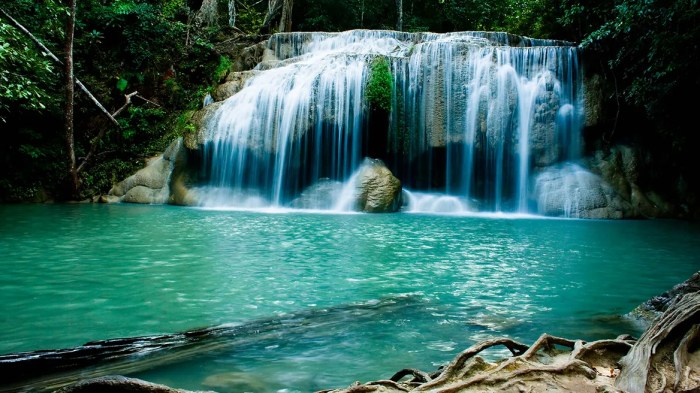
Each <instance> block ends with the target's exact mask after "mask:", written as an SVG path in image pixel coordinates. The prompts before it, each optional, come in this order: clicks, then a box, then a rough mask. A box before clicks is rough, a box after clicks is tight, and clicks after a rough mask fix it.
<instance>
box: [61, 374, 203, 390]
mask: <svg viewBox="0 0 700 393" xmlns="http://www.w3.org/2000/svg"><path fill="white" fill-rule="evenodd" d="M92 392H102V393H195V392H193V391H190V390H183V389H174V388H171V387H168V386H165V385H159V384H155V383H151V382H146V381H143V380H140V379H136V378H127V377H123V376H119V375H117V376H107V377H100V378H93V379H86V380H84V381H80V382H78V383H76V384H74V385H71V386H67V387H64V388H61V389H59V390H56V391H54V393H92ZM212 393H213V392H212Z"/></svg>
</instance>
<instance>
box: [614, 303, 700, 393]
mask: <svg viewBox="0 0 700 393" xmlns="http://www.w3.org/2000/svg"><path fill="white" fill-rule="evenodd" d="M698 349H700V292H692V293H688V294H686V295H684V296H682V297H680V298H679V299H677V300H676V301H675V302H674V303H673V304H672V305H671V306H670V307H669V308H668V310H666V312H665V313H664V314H663V315H661V317H660V318H658V319H657V320H656V321H655V322H654V324H653V325H652V326H651V327H650V328H649V329H648V330H647V331H646V332H645V333H644V335H642V337H641V338H640V339H639V342H638V343H637V344H636V345H635V346H634V348H633V349H632V350H631V351H630V352H629V353H628V354H627V355H626V356H625V357H624V358H622V360H621V361H620V363H621V364H622V366H623V369H622V372H621V373H620V377H619V380H618V381H617V384H616V386H617V387H618V389H621V390H623V391H625V392H630V393H638V392H639V393H642V392H684V391H694V390H700V351H698Z"/></svg>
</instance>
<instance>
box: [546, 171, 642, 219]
mask: <svg viewBox="0 0 700 393" xmlns="http://www.w3.org/2000/svg"><path fill="white" fill-rule="evenodd" d="M534 200H535V203H536V204H537V211H538V212H540V213H542V214H544V215H548V216H555V217H577V218H599V219H603V218H624V217H625V212H626V211H627V210H629V206H628V204H626V203H625V201H623V200H622V199H621V198H619V196H617V194H616V193H615V191H614V190H613V189H612V187H611V186H610V185H609V184H607V183H606V182H605V181H604V180H603V179H602V178H601V177H600V176H598V175H596V174H594V173H592V172H590V171H588V170H586V169H584V168H583V167H580V166H578V165H573V164H567V165H563V166H555V167H550V168H548V169H546V170H545V171H543V172H541V173H540V174H538V175H537V177H536V178H535V190H534Z"/></svg>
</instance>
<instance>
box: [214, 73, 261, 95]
mask: <svg viewBox="0 0 700 393" xmlns="http://www.w3.org/2000/svg"><path fill="white" fill-rule="evenodd" d="M258 72H259V71H241V72H232V73H230V74H229V75H228V76H227V77H226V82H225V83H223V84H221V85H219V86H217V87H216V89H214V92H213V93H212V98H213V99H214V101H223V100H225V99H227V98H229V97H231V96H232V95H234V94H236V93H238V92H239V91H241V89H243V87H245V84H246V82H247V81H248V79H250V78H252V77H254V76H255V75H256V74H257V73H258Z"/></svg>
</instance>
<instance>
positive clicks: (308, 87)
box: [201, 30, 583, 213]
mask: <svg viewBox="0 0 700 393" xmlns="http://www.w3.org/2000/svg"><path fill="white" fill-rule="evenodd" d="M506 44H516V46H506ZM268 47H269V48H270V50H271V51H273V52H274V54H275V56H276V58H277V61H272V62H270V61H267V62H264V63H261V64H260V65H259V66H258V67H257V68H258V69H259V70H260V71H261V72H259V73H258V74H257V75H256V76H255V77H253V78H252V79H250V80H249V81H248V82H247V84H246V86H245V87H244V88H243V89H242V90H241V91H240V92H239V93H238V94H236V95H234V96H232V97H231V98H229V99H228V100H226V101H225V102H224V103H223V105H222V106H221V107H220V108H219V109H218V111H217V113H216V114H215V116H214V117H213V119H212V121H211V123H210V124H209V127H208V129H207V136H206V138H207V141H208V142H207V143H206V145H205V154H206V157H205V161H206V162H207V163H208V165H209V166H208V168H207V169H208V176H209V178H210V183H209V185H208V187H207V188H206V189H204V190H203V192H202V195H203V197H202V198H201V203H202V204H203V205H205V206H210V207H211V206H234V207H235V206H241V205H242V206H250V205H254V206H255V207H257V205H258V204H260V205H262V206H266V207H286V206H289V204H290V203H291V201H293V200H294V199H295V198H297V197H298V196H299V195H301V194H302V192H303V191H304V190H305V189H306V188H307V187H309V186H311V185H313V184H315V183H317V182H318V181H319V179H322V178H329V179H331V180H333V181H340V182H345V183H346V184H347V183H348V181H349V179H350V177H351V176H352V174H353V173H354V171H355V170H357V168H358V167H359V165H360V163H361V161H362V159H363V158H364V155H366V154H367V150H368V143H369V142H368V140H369V136H370V135H375V137H376V135H377V134H376V133H381V132H383V130H378V129H376V128H375V129H371V128H370V124H369V123H368V119H369V110H368V105H367V103H366V102H365V88H366V83H367V79H368V74H369V64H370V63H371V60H372V58H374V57H376V56H378V55H382V56H386V57H387V58H388V59H389V60H390V62H391V70H392V74H393V77H394V89H393V105H392V108H393V109H392V112H391V114H390V121H389V123H390V125H389V132H388V133H387V136H386V138H387V143H388V148H387V151H386V153H385V154H386V156H385V157H375V158H382V159H384V160H385V161H386V162H387V164H388V165H389V168H390V169H391V170H392V171H393V172H394V174H395V175H396V176H397V177H398V178H399V179H400V180H401V181H402V184H403V185H404V188H408V189H411V190H412V191H413V193H418V194H420V193H425V192H429V193H439V194H444V196H443V197H442V198H443V199H442V201H441V202H439V203H438V202H435V203H432V202H431V203H428V202H425V203H423V204H422V205H421V206H423V207H422V208H421V209H427V210H430V209H431V208H429V207H428V206H434V207H433V208H432V209H434V210H433V211H441V212H446V213H450V212H460V211H461V210H468V209H467V207H466V206H467V204H466V202H464V204H460V203H456V202H455V203H452V202H450V203H448V202H446V201H448V200H451V201H470V200H478V202H479V203H478V204H476V205H477V206H479V209H480V210H481V211H493V212H519V213H537V210H536V209H537V208H536V207H530V206H536V204H534V203H532V202H531V197H532V196H531V194H532V190H531V184H532V179H531V176H532V173H534V171H535V169H536V168H543V167H546V166H548V165H553V164H555V163H558V162H563V161H566V160H572V159H576V158H578V156H579V154H580V151H581V142H580V139H581V137H580V129H581V118H582V112H583V110H582V104H581V103H580V102H579V101H580V97H581V93H580V89H581V88H580V85H581V82H580V81H579V79H580V78H581V76H580V75H579V67H578V65H577V62H578V59H577V52H576V49H575V48H574V47H571V46H566V45H563V43H561V42H556V41H548V40H532V39H527V38H522V37H515V36H511V35H507V34H504V33H480V32H463V33H451V34H432V33H418V34H410V33H399V32H393V31H367V30H356V31H349V32H344V33H337V34H333V33H288V34H276V35H274V36H273V37H272V38H271V39H270V42H269V44H268ZM380 135H381V134H380ZM441 152H442V153H441ZM383 154H384V153H383ZM208 190H211V192H210V191H208ZM222 190H223V191H222ZM341 195H347V194H341ZM330 206H332V207H330V209H331V210H338V209H341V210H346V209H347V208H348V206H352V201H348V200H338V201H336V203H331V204H330ZM326 208H328V207H326Z"/></svg>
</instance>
